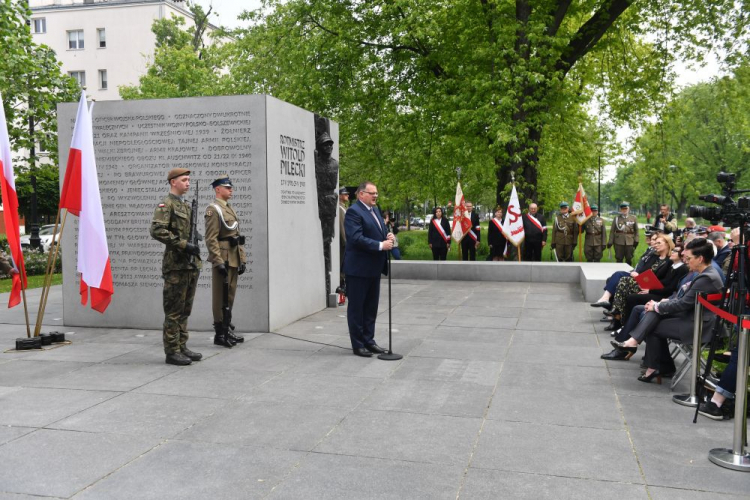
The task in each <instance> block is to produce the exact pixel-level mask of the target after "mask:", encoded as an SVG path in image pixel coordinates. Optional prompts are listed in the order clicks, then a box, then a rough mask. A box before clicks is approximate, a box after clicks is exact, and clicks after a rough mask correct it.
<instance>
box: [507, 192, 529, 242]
mask: <svg viewBox="0 0 750 500" xmlns="http://www.w3.org/2000/svg"><path fill="white" fill-rule="evenodd" d="M503 234H504V235H505V239H506V240H508V241H509V242H510V243H513V246H516V247H517V246H518V245H520V244H521V243H523V240H524V238H525V237H526V233H525V232H524V230H523V217H522V216H521V203H520V202H519V201H518V192H517V191H516V185H515V184H514V185H513V190H512V191H511V192H510V201H508V209H507V210H506V211H505V219H504V220H503ZM505 249H506V251H507V250H508V247H507V246H506V247H505Z"/></svg>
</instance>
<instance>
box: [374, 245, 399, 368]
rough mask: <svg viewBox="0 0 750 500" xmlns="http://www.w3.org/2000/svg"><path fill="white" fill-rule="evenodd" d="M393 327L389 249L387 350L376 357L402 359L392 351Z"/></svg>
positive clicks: (388, 359)
mask: <svg viewBox="0 0 750 500" xmlns="http://www.w3.org/2000/svg"><path fill="white" fill-rule="evenodd" d="M392 347H393V328H392V325H391V251H390V250H388V352H384V353H383V354H379V355H378V359H382V360H385V361H397V360H399V359H402V358H403V356H402V355H401V354H396V353H394V352H393V349H392Z"/></svg>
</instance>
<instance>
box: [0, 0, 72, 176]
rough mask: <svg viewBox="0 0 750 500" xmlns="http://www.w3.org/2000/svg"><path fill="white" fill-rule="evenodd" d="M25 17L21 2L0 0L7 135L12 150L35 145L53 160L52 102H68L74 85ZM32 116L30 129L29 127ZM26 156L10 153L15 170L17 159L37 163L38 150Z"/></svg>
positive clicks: (0, 88)
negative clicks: (27, 23)
mask: <svg viewBox="0 0 750 500" xmlns="http://www.w3.org/2000/svg"><path fill="white" fill-rule="evenodd" d="M30 15H31V11H29V10H28V9H27V8H26V6H25V4H24V2H18V1H14V0H0V40H2V48H3V56H2V57H1V58H0V93H2V100H3V103H2V105H3V106H4V108H5V115H6V119H7V121H8V135H9V136H10V142H11V147H12V149H13V150H14V151H19V150H21V149H26V150H31V149H32V148H33V147H35V145H41V146H42V147H43V148H44V150H46V151H48V152H49V156H50V158H51V160H52V162H53V163H56V162H57V104H58V103H60V102H66V101H74V100H76V98H77V97H78V95H80V88H79V87H78V86H77V84H76V82H75V80H74V79H72V78H71V77H69V76H68V75H65V74H63V73H62V72H61V71H60V63H59V62H58V61H57V58H56V57H55V53H54V52H53V51H52V49H50V48H49V47H47V46H45V45H37V44H35V43H34V42H33V39H32V36H31V33H30V30H29V27H28V26H27V25H26V19H28V18H29V17H30ZM29 118H33V120H34V124H35V127H34V129H35V130H34V133H33V134H32V133H30V131H29ZM36 153H37V154H35V155H34V156H33V157H31V158H19V157H15V158H14V162H15V165H16V167H17V169H20V170H22V169H23V168H24V167H22V166H21V165H22V162H28V163H27V166H32V167H33V166H34V165H37V164H38V161H39V156H38V148H37V150H36Z"/></svg>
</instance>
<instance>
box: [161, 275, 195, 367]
mask: <svg viewBox="0 0 750 500" xmlns="http://www.w3.org/2000/svg"><path fill="white" fill-rule="evenodd" d="M199 274H200V270H199V269H182V270H178V271H170V272H168V273H166V274H165V275H164V330H163V339H164V352H165V353H166V354H174V353H177V352H180V351H181V350H182V348H184V347H185V344H186V343H187V341H188V330H187V322H188V318H189V317H190V313H191V312H192V310H193V299H194V298H195V289H196V286H197V284H198V275H199Z"/></svg>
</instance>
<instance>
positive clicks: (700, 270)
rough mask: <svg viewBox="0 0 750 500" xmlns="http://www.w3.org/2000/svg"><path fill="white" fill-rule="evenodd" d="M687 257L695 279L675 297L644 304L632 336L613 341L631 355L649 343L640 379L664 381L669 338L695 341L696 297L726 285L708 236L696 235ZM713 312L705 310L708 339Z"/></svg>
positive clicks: (706, 339) (704, 323)
mask: <svg viewBox="0 0 750 500" xmlns="http://www.w3.org/2000/svg"><path fill="white" fill-rule="evenodd" d="M685 256H686V258H687V259H688V266H689V268H690V270H691V271H693V272H695V273H696V275H695V278H693V280H692V281H690V282H689V283H685V284H684V285H683V286H682V288H681V289H680V291H679V292H678V293H677V296H676V297H675V298H674V299H670V300H662V301H661V302H656V301H651V302H649V303H647V304H646V305H645V309H644V310H645V311H646V313H645V314H644V316H643V319H642V320H641V322H640V323H638V325H637V326H636V327H635V328H634V329H633V330H632V331H631V332H630V338H629V339H628V340H626V341H625V342H617V341H612V345H613V346H614V347H615V348H617V349H621V350H623V351H626V352H627V353H628V354H630V355H632V354H633V353H635V352H636V350H637V349H638V344H640V343H642V342H644V341H645V342H646V356H645V358H644V359H645V363H646V367H647V369H646V372H645V373H644V374H643V375H641V376H640V377H638V380H640V381H641V382H651V381H652V380H653V379H654V378H656V380H657V383H661V373H660V371H659V366H661V365H665V364H667V363H668V361H667V359H666V358H670V359H671V357H670V355H669V346H668V345H667V341H668V339H670V338H671V339H677V340H679V341H681V342H683V343H692V341H693V323H694V321H693V320H694V309H695V297H696V295H698V294H699V293H707V294H709V295H710V294H714V293H718V292H719V291H720V290H721V289H722V287H723V280H722V279H721V276H720V275H719V272H718V271H717V270H716V268H715V267H713V266H712V265H711V261H712V260H713V258H714V246H713V245H712V244H710V243H708V241H707V240H706V239H705V238H696V239H694V240H692V241H690V243H688V244H687V247H686V249H685ZM713 319H714V313H712V312H711V311H709V310H705V311H704V312H703V338H701V342H707V341H708V340H710V338H711V332H712V330H711V328H710V324H711V322H712V321H713Z"/></svg>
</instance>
